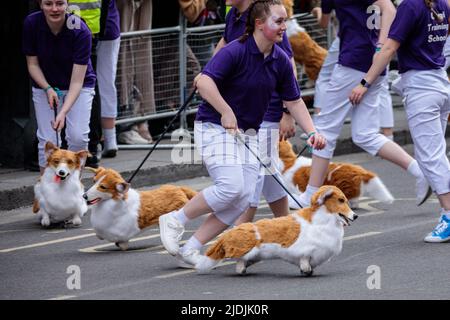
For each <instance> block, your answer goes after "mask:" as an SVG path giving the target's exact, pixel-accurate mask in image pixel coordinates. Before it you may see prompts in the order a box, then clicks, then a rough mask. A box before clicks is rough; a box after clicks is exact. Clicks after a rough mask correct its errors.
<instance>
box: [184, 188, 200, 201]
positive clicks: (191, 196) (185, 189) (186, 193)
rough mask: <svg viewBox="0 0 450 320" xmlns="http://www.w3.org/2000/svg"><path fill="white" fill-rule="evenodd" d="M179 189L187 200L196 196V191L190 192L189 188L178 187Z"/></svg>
mask: <svg viewBox="0 0 450 320" xmlns="http://www.w3.org/2000/svg"><path fill="white" fill-rule="evenodd" d="M180 188H181V190H182V191H183V192H184V194H185V195H186V197H187V198H188V199H189V200H191V199H192V198H193V197H194V196H195V195H196V194H197V192H196V191H194V190H192V189H191V188H189V187H180Z"/></svg>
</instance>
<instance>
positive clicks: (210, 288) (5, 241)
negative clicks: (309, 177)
mask: <svg viewBox="0 0 450 320" xmlns="http://www.w3.org/2000/svg"><path fill="white" fill-rule="evenodd" d="M337 160H339V161H349V162H353V163H358V164H360V165H363V166H364V167H365V168H367V169H369V170H373V171H375V172H376V173H378V174H379V175H380V177H381V178H382V179H383V181H384V182H385V184H386V185H387V186H388V188H389V189H390V191H391V192H392V194H393V195H394V196H395V198H396V201H395V202H394V203H393V204H392V205H384V204H380V203H377V202H376V201H373V200H372V199H369V198H365V199H363V201H362V202H361V209H359V210H357V213H358V215H359V216H360V218H359V219H358V220H357V221H355V222H354V223H353V224H352V225H351V226H350V227H347V228H346V229H345V241H344V246H343V250H342V252H341V254H340V255H339V256H337V257H336V258H334V259H333V260H332V261H330V262H328V263H326V264H324V265H322V266H321V267H319V268H317V269H316V270H315V275H314V276H313V277H310V278H305V277H301V276H300V273H299V269H298V268H297V267H295V266H293V265H290V264H288V263H286V262H283V261H264V262H261V263H258V264H256V265H254V266H252V267H251V268H249V270H248V274H247V275H246V276H238V275H236V274H235V273H234V262H232V261H228V262H226V264H225V265H224V266H221V267H219V268H218V269H216V270H215V271H213V272H212V273H211V274H208V275H197V274H196V273H195V271H193V270H186V269H179V268H177V264H176V261H175V259H174V258H173V257H171V256H170V255H168V254H167V252H166V251H165V250H164V249H163V247H162V246H161V242H160V239H159V230H158V228H157V227H153V228H150V229H147V230H146V231H145V232H144V233H142V234H141V235H139V236H138V237H137V238H136V239H134V241H133V242H132V243H131V244H130V250H129V251H126V252H121V251H119V250H118V249H117V248H116V247H115V246H114V245H113V244H110V243H107V242H105V241H101V240H99V239H98V238H97V237H96V236H95V234H94V231H93V230H92V228H91V227H90V222H89V214H88V215H86V216H85V217H84V218H83V225H82V227H80V228H69V229H64V228H61V227H53V228H50V229H43V228H41V226H40V225H39V224H38V222H37V220H36V218H35V217H34V216H33V214H32V213H31V208H30V207H27V208H22V209H17V210H14V211H8V212H0V299H152V300H158V299H183V300H184V299H188V300H191V299H192V300H223V299H231V300H247V299H252V300H260V299H268V300H278V299H283V300H288V299H289V300H291V299H449V298H450V268H449V267H448V266H449V264H450V244H426V243H424V242H423V237H424V236H425V235H426V234H427V233H428V232H430V231H431V230H432V228H433V227H434V226H435V225H436V223H437V220H438V209H439V206H438V203H437V199H436V198H434V197H433V198H431V199H430V200H429V201H428V202H427V203H425V204H424V205H423V206H422V207H420V208H418V207H416V206H415V202H414V185H415V181H414V179H413V178H411V177H410V176H409V175H408V174H406V173H405V172H403V171H401V170H399V169H397V167H395V166H394V165H392V164H390V163H387V162H386V161H382V160H380V159H378V158H372V157H370V156H368V155H366V154H356V155H351V156H342V157H338V159H337ZM176 184H184V185H190V186H192V187H194V188H195V189H197V190H199V189H201V188H204V187H205V186H207V185H209V184H210V180H209V178H197V179H192V180H188V181H179V182H177V183H176ZM270 216H271V213H270V209H268V207H267V204H265V203H264V202H262V204H261V208H260V210H259V211H258V215H257V218H258V219H260V218H266V217H270ZM199 223H200V221H197V222H196V223H192V224H190V225H188V226H187V232H186V234H185V236H184V239H187V237H188V236H189V235H190V234H192V232H194V231H195V229H196V227H197V226H198V225H199ZM77 275H79V278H76V277H75V276H77ZM78 280H79V282H77V281H78Z"/></svg>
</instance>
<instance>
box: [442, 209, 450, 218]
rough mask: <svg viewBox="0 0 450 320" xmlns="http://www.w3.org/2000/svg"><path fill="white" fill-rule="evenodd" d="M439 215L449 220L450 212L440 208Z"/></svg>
mask: <svg viewBox="0 0 450 320" xmlns="http://www.w3.org/2000/svg"><path fill="white" fill-rule="evenodd" d="M441 214H442V215H443V216H445V217H446V218H447V219H450V210H445V209H444V208H442V210H441Z"/></svg>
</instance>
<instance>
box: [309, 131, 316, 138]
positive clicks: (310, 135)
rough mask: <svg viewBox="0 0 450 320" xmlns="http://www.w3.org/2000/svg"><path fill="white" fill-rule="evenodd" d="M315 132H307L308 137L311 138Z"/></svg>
mask: <svg viewBox="0 0 450 320" xmlns="http://www.w3.org/2000/svg"><path fill="white" fill-rule="evenodd" d="M315 134H316V132H315V131H311V132H310V133H308V139H309V138H311V137H312V136H313V135H315Z"/></svg>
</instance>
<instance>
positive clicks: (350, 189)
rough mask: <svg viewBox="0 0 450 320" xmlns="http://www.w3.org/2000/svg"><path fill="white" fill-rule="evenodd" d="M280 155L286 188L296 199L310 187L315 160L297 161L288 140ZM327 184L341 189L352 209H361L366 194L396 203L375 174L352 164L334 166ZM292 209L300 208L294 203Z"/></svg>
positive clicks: (281, 142) (327, 177)
mask: <svg viewBox="0 0 450 320" xmlns="http://www.w3.org/2000/svg"><path fill="white" fill-rule="evenodd" d="M279 154H280V159H281V162H282V169H281V172H282V174H283V178H284V181H285V183H286V187H287V188H288V189H289V191H291V192H292V193H293V195H294V196H299V195H300V194H301V193H303V192H305V190H306V186H307V185H308V181H309V175H310V173H311V163H312V159H311V158H306V157H298V158H297V156H296V154H295V153H294V150H293V149H292V145H291V143H290V142H289V141H287V140H284V141H280V143H279ZM324 184H325V185H333V186H336V187H338V188H339V189H341V190H342V192H343V193H344V194H345V196H346V197H347V199H349V201H350V205H351V207H352V208H357V207H358V203H359V198H360V197H361V196H363V195H368V196H370V197H372V198H374V199H376V200H378V201H381V202H384V203H392V202H393V201H394V197H393V196H392V194H391V193H390V192H389V190H388V189H387V187H386V186H385V185H384V183H383V182H382V181H381V179H380V178H379V177H378V176H377V175H376V174H375V173H374V172H371V171H369V170H366V169H364V168H363V167H361V166H358V165H354V164H350V163H343V162H342V163H330V164H329V165H328V172H327V176H326V177H325V181H324ZM290 207H291V208H295V209H298V205H297V204H295V203H294V202H293V201H292V202H291V201H290Z"/></svg>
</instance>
